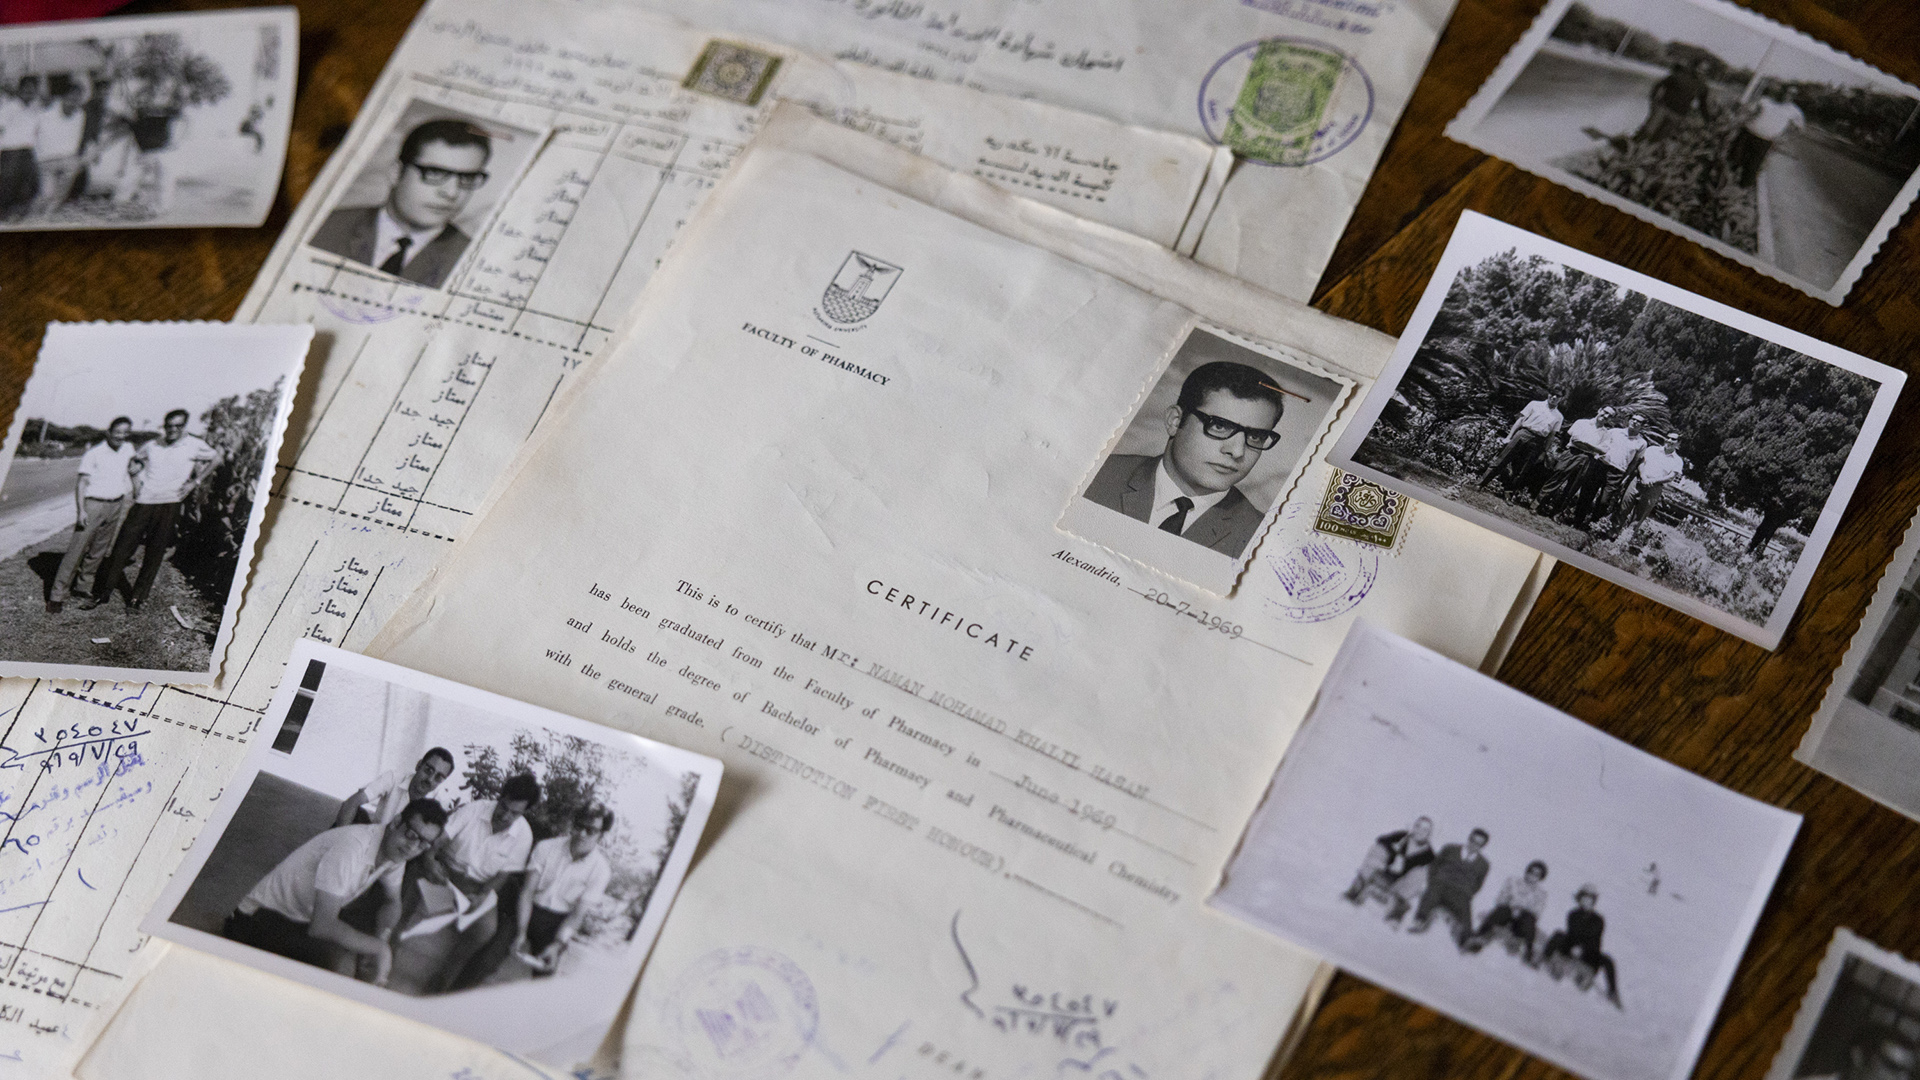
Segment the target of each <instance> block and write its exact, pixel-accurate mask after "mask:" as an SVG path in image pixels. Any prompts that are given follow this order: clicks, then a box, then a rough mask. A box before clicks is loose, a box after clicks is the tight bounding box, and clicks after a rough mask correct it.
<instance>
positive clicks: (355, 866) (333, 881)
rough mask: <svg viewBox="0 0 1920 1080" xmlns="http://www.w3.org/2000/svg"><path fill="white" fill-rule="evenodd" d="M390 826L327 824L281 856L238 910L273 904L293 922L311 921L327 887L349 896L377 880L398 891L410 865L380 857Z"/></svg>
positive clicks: (249, 892) (397, 894) (393, 890)
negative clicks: (318, 895)
mask: <svg viewBox="0 0 1920 1080" xmlns="http://www.w3.org/2000/svg"><path fill="white" fill-rule="evenodd" d="M386 831H387V830H386V828H385V827H384V826H380V825H344V826H341V827H340V828H338V829H328V830H327V831H326V832H323V833H321V834H320V835H319V836H316V837H314V838H313V839H311V840H309V841H307V842H306V843H304V844H301V845H300V846H299V847H297V848H295V849H293V854H291V855H289V856H287V857H286V858H284V859H282V860H280V865H279V866H276V867H274V868H273V869H272V870H271V871H269V872H268V873H267V876H266V877H263V878H261V879H260V883H259V884H257V885H255V886H254V887H253V888H252V889H251V890H249V891H248V892H247V895H246V898H245V899H243V900H241V901H240V910H241V911H242V912H244V913H246V914H248V915H251V914H253V913H254V912H256V911H259V910H260V909H261V908H269V909H271V910H273V911H277V912H279V913H280V914H282V915H285V916H286V917H287V918H289V919H292V920H293V921H294V922H302V923H310V922H312V921H313V904H314V897H315V894H316V893H320V892H328V893H332V894H333V895H335V896H338V897H342V898H344V899H346V900H349V901H351V900H352V899H353V898H354V897H356V896H359V895H360V894H361V893H363V892H366V891H367V888H368V886H370V885H372V884H373V883H374V882H376V881H378V882H380V883H382V884H384V885H385V886H386V887H387V888H388V890H390V891H391V892H392V893H393V895H394V896H399V895H400V882H401V878H402V876H403V875H405V874H406V870H407V864H406V863H404V862H400V861H397V860H396V861H394V862H390V863H382V862H380V861H379V859H380V837H381V836H382V835H383V834H385V833H386Z"/></svg>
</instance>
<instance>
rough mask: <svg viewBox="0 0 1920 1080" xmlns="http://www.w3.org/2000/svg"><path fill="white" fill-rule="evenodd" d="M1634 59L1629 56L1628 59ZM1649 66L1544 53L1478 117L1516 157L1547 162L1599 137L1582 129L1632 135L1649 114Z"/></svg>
mask: <svg viewBox="0 0 1920 1080" xmlns="http://www.w3.org/2000/svg"><path fill="white" fill-rule="evenodd" d="M1629 63H1630V62H1629ZM1658 78H1659V76H1657V75H1655V74H1652V73H1650V72H1645V71H1639V70H1633V69H1631V68H1627V67H1625V66H1624V65H1623V66H1622V67H1620V68H1615V67H1609V66H1606V65H1604V64H1601V63H1595V62H1589V61H1586V60H1576V59H1572V58H1570V57H1565V56H1555V55H1554V54H1552V53H1545V52H1543V53H1540V54H1538V55H1536V56H1535V57H1534V58H1533V59H1532V60H1530V61H1528V62H1527V66H1526V67H1525V68H1524V69H1522V71H1521V72H1520V75H1519V77H1517V78H1515V79H1514V80H1513V85H1512V86H1510V87H1508V88H1507V92H1506V93H1505V94H1503V95H1502V96H1501V98H1500V101H1499V103H1498V104H1496V105H1494V107H1493V108H1492V109H1490V110H1488V112H1487V115H1486V118H1485V119H1483V120H1481V121H1480V126H1479V131H1480V134H1481V137H1482V138H1485V139H1487V140H1488V141H1490V142H1493V143H1497V144H1498V145H1500V146H1502V147H1510V148H1511V149H1510V150H1509V151H1508V153H1509V154H1510V155H1511V156H1512V158H1513V160H1515V161H1534V162H1548V161H1552V160H1554V159H1556V158H1561V157H1565V156H1566V155H1568V154H1577V153H1580V152H1581V151H1583V150H1591V149H1593V148H1594V147H1595V146H1597V145H1599V143H1598V142H1597V141H1596V140H1595V139H1594V138H1593V137H1592V136H1590V135H1587V134H1586V133H1584V132H1583V131H1582V130H1581V129H1582V128H1587V127H1591V128H1594V129H1595V130H1598V131H1604V132H1606V133H1607V134H1609V135H1630V134H1632V133H1633V132H1635V131H1638V130H1639V129H1640V125H1641V124H1642V123H1643V122H1645V120H1646V119H1647V95H1648V93H1649V91H1651V90H1652V89H1653V84H1654V83H1655V82H1656V81H1657V80H1658Z"/></svg>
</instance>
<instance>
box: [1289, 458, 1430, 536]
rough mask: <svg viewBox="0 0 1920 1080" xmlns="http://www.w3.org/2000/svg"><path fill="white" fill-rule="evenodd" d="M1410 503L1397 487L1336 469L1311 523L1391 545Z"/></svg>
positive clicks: (1334, 532) (1322, 529) (1323, 529)
mask: <svg viewBox="0 0 1920 1080" xmlns="http://www.w3.org/2000/svg"><path fill="white" fill-rule="evenodd" d="M1411 506H1412V501H1411V500H1410V499H1408V498H1407V497H1406V496H1405V495H1402V494H1400V493H1399V492H1397V491H1390V490H1388V489H1387V488H1383V487H1381V486H1380V485H1379V484H1376V483H1374V482H1373V481H1371V480H1365V479H1362V478H1361V477H1358V476H1355V475H1354V474H1352V473H1350V472H1345V471H1340V470H1336V471H1335V472H1334V474H1333V478H1332V480H1330V481H1329V482H1328V484H1327V494H1326V496H1325V497H1323V498H1322V499H1321V500H1320V513H1319V515H1318V516H1317V517H1316V518H1315V519H1314V522H1313V527H1314V529H1315V530H1317V531H1319V532H1323V533H1326V534H1327V535H1329V536H1343V537H1346V538H1347V539H1348V540H1358V541H1360V542H1361V543H1363V544H1372V545H1374V546H1375V547H1383V548H1388V549H1392V548H1393V546H1394V545H1395V544H1397V543H1399V541H1400V532H1401V527H1402V526H1404V525H1405V524H1406V520H1407V514H1408V511H1409V509H1410V508H1411Z"/></svg>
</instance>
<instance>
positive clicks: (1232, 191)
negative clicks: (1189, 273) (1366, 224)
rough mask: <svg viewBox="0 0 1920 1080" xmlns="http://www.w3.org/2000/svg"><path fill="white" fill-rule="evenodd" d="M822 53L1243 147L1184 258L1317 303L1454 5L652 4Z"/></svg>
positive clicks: (1220, 1)
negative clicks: (1314, 297)
mask: <svg viewBox="0 0 1920 1080" xmlns="http://www.w3.org/2000/svg"><path fill="white" fill-rule="evenodd" d="M640 2H641V3H643V4H645V5H646V6H649V7H654V8H657V9H660V10H665V11H673V12H675V13H677V14H680V15H683V16H684V17H686V18H690V19H694V20H696V21H698V22H700V23H702V24H704V25H711V26H721V27H726V28H728V29H730V30H733V31H735V32H738V33H743V34H754V35H756V36H760V37H764V38H767V39H770V40H774V41H781V42H785V43H787V44H789V45H791V46H793V47H795V48H798V49H804V50H807V51H809V52H812V53H813V54H815V55H818V56H821V57H832V58H834V59H836V60H841V61H845V62H850V63H855V64H862V65H867V66H870V67H875V68H879V69H882V70H885V71H891V72H902V73H905V74H908V75H911V76H914V77H916V78H919V79H923V80H929V81H938V82H953V83H959V84H962V85H966V86H973V87H979V88H982V89H987V90H991V91H994V92H996V93H1002V94H1011V95H1017V96H1020V97H1031V98H1034V99H1037V100H1040V101H1045V102H1049V103H1051V104H1055V105H1062V106H1065V107H1067V108H1071V109H1076V110H1081V111H1084V112H1087V113H1091V114H1094V115H1097V116H1103V117H1108V118H1110V119H1113V120H1117V121H1120V122H1122V123H1126V124H1134V125H1139V126H1142V127H1147V128H1153V129H1156V130H1159V131H1168V132H1178V133H1181V134H1186V135H1192V136H1197V137H1201V138H1205V139H1207V140H1209V141H1210V142H1213V143H1216V144H1218V145H1221V146H1224V147H1226V148H1228V149H1230V150H1232V151H1233V153H1234V156H1235V164H1234V169H1233V173H1232V175H1231V176H1230V177H1227V178H1226V179H1225V183H1224V186H1223V188H1222V190H1221V191H1220V193H1219V198H1218V202H1217V204H1214V205H1213V206H1212V208H1211V210H1210V212H1208V213H1202V214H1197V215H1195V217H1194V218H1193V219H1191V220H1190V221H1189V223H1188V228H1187V230H1186V232H1185V233H1184V234H1183V236H1182V238H1181V243H1180V245H1179V250H1181V251H1183V252H1187V253H1191V254H1193V255H1194V257H1195V258H1197V259H1198V260H1199V261H1200V262H1201V263H1203V264H1205V265H1207V266H1211V267H1214V268H1215V269H1218V270H1222V271H1224V272H1226V273H1228V274H1231V275H1233V276H1235V277H1238V278H1241V279H1242V280H1245V281H1250V282H1252V283H1254V284H1256V285H1259V286H1261V287H1262V288H1265V289H1270V290H1272V291H1274V292H1277V293H1280V294H1281V295H1283V296H1289V297H1293V298H1295V299H1299V300H1303V301H1304V300H1306V299H1307V298H1308V297H1309V296H1310V295H1311V294H1312V292H1313V288H1314V285H1315V283H1317V282H1318V281H1319V280H1320V275H1321V273H1322V272H1323V271H1324V270H1325V269H1326V266H1327V261H1328V260H1329V259H1330V258H1331V257H1332V255H1333V248H1334V244H1335V243H1336V242H1337V241H1338V240H1339V238H1340V234H1341V233H1342V232H1343V231H1345V229H1346V224H1347V220H1348V218H1349V217H1350V216H1351V215H1352V213H1353V209H1354V206H1355V205H1356V204H1357V203H1358V202H1359V200H1360V195H1361V193H1362V192H1363V191H1364V190H1365V189H1366V186H1367V181H1368V179H1369V178H1370V177H1371V176H1372V175H1373V169H1374V166H1375V165H1376V164H1377V163H1378V162H1379V160H1380V155H1381V154H1382V153H1383V152H1384V151H1385V149H1386V145H1387V139H1388V138H1389V136H1391V135H1392V133H1393V128H1394V125H1395V124H1397V123H1398V122H1399V119H1400V115H1401V112H1402V111H1403V110H1404V109H1405V108H1406V105H1407V102H1408V100H1409V99H1410V98H1411V97H1412V95H1413V88H1414V86H1415V84H1417V83H1418V82H1419V79H1420V75H1421V72H1423V71H1424V70H1425V68H1426V64H1427V58H1428V57H1429V56H1430V55H1432V52H1433V47H1434V44H1435V43H1436V42H1437V41H1438V40H1439V38H1440V32H1441V30H1442V29H1444V28H1445V27H1446V24H1447V19H1448V17H1449V16H1451V15H1452V13H1453V6H1454V2H1453V0H1392V2H1389V3H1372V2H1355V0H948V2H946V3H942V4H938V5H930V4H920V3H894V2H879V0H640Z"/></svg>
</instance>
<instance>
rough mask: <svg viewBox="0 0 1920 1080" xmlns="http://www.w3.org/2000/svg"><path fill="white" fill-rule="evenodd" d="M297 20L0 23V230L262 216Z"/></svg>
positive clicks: (282, 143)
mask: <svg viewBox="0 0 1920 1080" xmlns="http://www.w3.org/2000/svg"><path fill="white" fill-rule="evenodd" d="M298 29H299V22H298V19H297V17H296V15H295V13H294V10H293V9H292V8H255V9H251V10H247V11H234V12H203V13H199V14H193V15H166V16H148V17H137V18H121V19H101V20H95V21H92V22H87V23H83V24H78V25H76V24H70V23H47V24H42V25H36V26H26V27H18V28H12V27H9V28H4V29H0V230H10V229H124V228H140V227H146V228H156V227H163V226H173V227H179V226H187V225H258V224H260V223H261V222H262V221H265V220H266V217H267V212H268V211H269V210H271V209H272V208H273V198H274V194H275V192H276V191H277V190H278V188H279V185H280V169H281V166H282V164H283V163H284V162H285V160H286V153H287V131H288V128H289V126H290V125H291V123H292V121H293V86H294V74H295V68H296V67H297V63H296V61H297V59H298V57H297V55H296V52H297V50H298V47H299V40H298V38H299V35H298Z"/></svg>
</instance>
